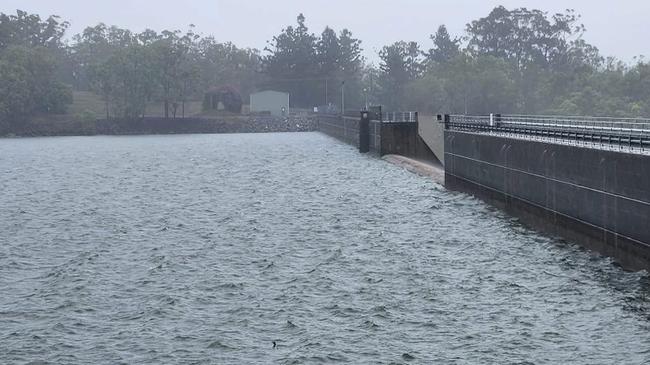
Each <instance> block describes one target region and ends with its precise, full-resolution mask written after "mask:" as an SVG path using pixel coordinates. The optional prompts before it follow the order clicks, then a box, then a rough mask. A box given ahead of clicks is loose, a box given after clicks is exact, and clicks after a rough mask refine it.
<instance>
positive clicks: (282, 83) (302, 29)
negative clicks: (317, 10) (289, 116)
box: [264, 14, 320, 106]
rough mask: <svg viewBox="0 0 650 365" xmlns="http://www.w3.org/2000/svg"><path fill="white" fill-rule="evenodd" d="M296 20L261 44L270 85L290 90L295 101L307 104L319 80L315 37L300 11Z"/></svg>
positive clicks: (313, 97) (313, 99) (312, 96)
mask: <svg viewBox="0 0 650 365" xmlns="http://www.w3.org/2000/svg"><path fill="white" fill-rule="evenodd" d="M297 23H298V24H297V26H295V27H294V26H289V27H287V28H285V29H284V30H283V31H282V33H280V34H279V35H277V36H275V37H273V40H272V41H271V42H270V43H269V46H268V47H266V48H265V51H266V52H268V55H267V56H266V57H264V67H265V72H266V74H267V75H268V76H269V78H270V82H271V84H272V86H273V87H275V88H277V89H281V90H284V91H288V92H290V94H291V95H292V100H293V102H295V103H296V104H298V105H301V106H309V105H312V104H314V102H315V101H316V97H317V95H315V86H316V85H318V84H319V82H318V81H319V80H318V79H319V76H320V75H319V72H318V71H319V70H318V62H317V59H318V57H317V54H316V44H317V40H318V38H317V37H316V36H315V35H314V34H313V33H310V32H309V29H308V28H307V26H306V25H305V16H304V15H302V14H300V15H298V17H297Z"/></svg>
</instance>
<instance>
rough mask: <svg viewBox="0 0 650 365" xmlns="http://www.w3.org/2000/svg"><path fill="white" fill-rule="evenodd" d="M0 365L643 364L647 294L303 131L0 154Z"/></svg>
mask: <svg viewBox="0 0 650 365" xmlns="http://www.w3.org/2000/svg"><path fill="white" fill-rule="evenodd" d="M274 342H275V344H276V345H277V346H276V347H275V348H274ZM0 363H3V364H5V363H6V364H13V363H39V364H41V363H42V364H50V363H51V364H84V363H92V364H121V363H124V364H132V363H138V364H166V363H174V364H248V363H254V364H268V363H281V364H325V363H354V364H377V363H382V364H400V363H418V364H429V363H441V364H492V363H503V364H566V363H571V364H614V363H620V364H648V363H650V277H649V275H648V273H646V272H639V273H631V272H626V271H623V270H622V269H621V268H619V267H617V266H615V265H613V264H612V263H611V261H610V260H609V259H607V258H602V257H600V256H597V255H595V254H592V253H590V252H588V251H586V250H583V249H580V248H579V247H577V246H576V245H573V244H571V243H567V242H564V241H562V240H560V239H558V238H554V237H548V236H544V235H540V234H538V233H535V232H534V231H531V230H529V229H527V228H526V227H524V226H522V225H521V224H519V223H518V222H517V221H516V220H514V219H512V218H510V217H508V216H507V215H505V214H504V213H501V212H500V211H498V210H496V209H494V208H491V207H489V206H488V205H486V204H484V203H482V202H481V201H479V200H477V199H474V198H473V197H471V196H468V195H465V194H461V193H457V192H450V191H446V190H445V189H444V188H443V187H442V186H440V185H437V184H436V183H434V182H432V181H430V180H428V179H426V178H423V177H420V176H417V175H413V174H411V173H409V172H406V171H404V170H403V169H401V168H399V167H396V166H393V165H391V164H388V163H386V162H385V161H382V160H380V159H377V158H375V157H373V156H368V155H360V154H359V153H358V151H357V150H356V149H355V148H353V147H350V146H347V145H344V144H341V143H339V142H337V141H336V140H334V139H331V138H329V137H327V136H324V135H322V134H319V133H291V134H282V133H277V134H230V135H176V136H138V137H62V138H29V139H0Z"/></svg>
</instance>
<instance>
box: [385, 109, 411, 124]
mask: <svg viewBox="0 0 650 365" xmlns="http://www.w3.org/2000/svg"><path fill="white" fill-rule="evenodd" d="M381 121H382V122H384V123H416V122H417V121H418V112H382V114H381Z"/></svg>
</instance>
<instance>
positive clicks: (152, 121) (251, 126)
mask: <svg viewBox="0 0 650 365" xmlns="http://www.w3.org/2000/svg"><path fill="white" fill-rule="evenodd" d="M316 129H317V120H316V119H315V118H312V117H309V116H304V117H303V116H290V117H271V116H224V117H214V118H194V117H193V118H175V119H174V118H152V117H145V118H141V119H137V120H115V119H103V120H96V121H88V122H76V121H75V122H70V121H65V120H60V119H57V118H52V120H40V121H39V122H37V123H36V122H31V123H29V122H27V123H24V124H22V125H19V126H16V127H13V128H11V130H8V131H7V132H6V133H4V135H9V136H24V137H30V136H77V135H79V136H88V135H141V134H193V133H272V132H311V131H315V130H316Z"/></svg>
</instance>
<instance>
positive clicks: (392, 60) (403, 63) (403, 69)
mask: <svg viewBox="0 0 650 365" xmlns="http://www.w3.org/2000/svg"><path fill="white" fill-rule="evenodd" d="M421 54H422V53H421V51H420V46H419V45H418V44H417V43H416V42H403V41H401V42H396V43H394V44H392V45H390V46H385V47H384V48H382V50H381V51H380V52H379V58H380V59H381V63H380V65H379V69H380V70H381V73H382V85H383V87H382V88H383V90H384V100H385V102H386V104H387V107H389V108H393V109H402V108H403V102H404V87H405V86H406V84H408V83H409V82H411V81H413V80H415V79H416V78H418V77H419V76H420V75H421V72H422V68H423V67H422V64H421V62H420V61H421Z"/></svg>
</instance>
